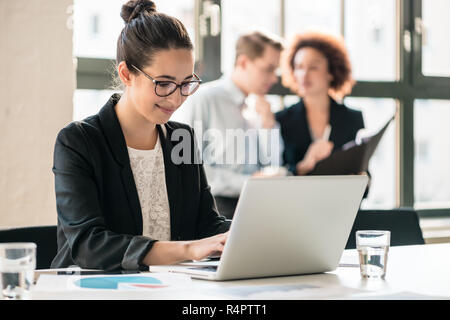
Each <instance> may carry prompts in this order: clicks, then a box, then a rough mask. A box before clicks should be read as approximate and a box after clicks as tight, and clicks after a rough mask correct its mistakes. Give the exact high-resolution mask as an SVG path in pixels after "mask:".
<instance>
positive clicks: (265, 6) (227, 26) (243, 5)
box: [221, 0, 280, 73]
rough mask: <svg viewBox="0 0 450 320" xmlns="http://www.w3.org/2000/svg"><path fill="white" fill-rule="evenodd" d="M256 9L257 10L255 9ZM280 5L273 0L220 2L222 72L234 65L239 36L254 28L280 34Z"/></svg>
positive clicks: (227, 70) (231, 0) (229, 0)
mask: <svg viewBox="0 0 450 320" xmlns="http://www.w3.org/2000/svg"><path fill="white" fill-rule="evenodd" d="M255 9H257V10H255ZM279 19H280V6H279V4H278V3H277V2H276V1H273V0H246V1H241V0H227V1H223V2H222V43H221V47H222V50H221V55H222V68H221V69H222V72H223V73H228V72H230V71H231V70H232V69H233V65H234V58H235V56H234V48H235V44H236V41H237V39H238V38H239V36H240V35H241V34H243V33H245V32H249V31H253V30H255V29H257V30H261V31H265V32H271V33H274V34H277V35H280V23H279Z"/></svg>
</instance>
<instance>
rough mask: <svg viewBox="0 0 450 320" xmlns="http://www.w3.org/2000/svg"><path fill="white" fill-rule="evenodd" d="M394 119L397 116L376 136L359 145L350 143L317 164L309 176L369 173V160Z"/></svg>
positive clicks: (354, 142)
mask: <svg viewBox="0 0 450 320" xmlns="http://www.w3.org/2000/svg"><path fill="white" fill-rule="evenodd" d="M394 117H395V115H394V116H393V117H392V118H390V119H389V120H388V122H387V123H386V124H385V125H384V127H383V128H381V130H380V131H378V133H376V134H375V135H373V136H370V137H365V138H362V139H361V143H359V144H357V143H356V141H350V142H348V143H346V144H345V145H344V146H342V148H341V149H339V150H337V151H335V152H333V153H332V154H331V155H330V156H329V157H328V158H325V159H323V160H321V161H319V162H317V163H316V166H315V167H314V169H313V170H312V171H311V172H309V173H308V175H346V174H359V173H360V172H363V171H367V170H368V168H369V160H370V158H371V157H372V155H373V154H374V152H375V150H376V148H377V146H378V143H379V142H380V140H381V138H382V137H383V134H384V132H385V131H386V129H387V128H388V126H389V124H390V123H391V121H392V120H393V119H394Z"/></svg>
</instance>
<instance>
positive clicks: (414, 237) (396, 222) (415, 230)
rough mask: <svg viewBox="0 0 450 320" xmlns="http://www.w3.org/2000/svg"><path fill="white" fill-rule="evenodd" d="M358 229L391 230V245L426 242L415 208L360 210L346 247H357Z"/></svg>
mask: <svg viewBox="0 0 450 320" xmlns="http://www.w3.org/2000/svg"><path fill="white" fill-rule="evenodd" d="M358 230H389V231H390V232H391V246H402V245H413V244H424V243H425V241H424V239H423V235H422V230H421V229H420V224H419V218H418V216H417V213H416V212H415V211H414V210H413V209H409V208H397V209H392V210H359V212H358V214H357V215H356V219H355V222H354V224H353V227H352V231H351V233H350V236H349V238H348V241H347V245H346V246H345V249H355V248H356V238H355V233H356V231H358Z"/></svg>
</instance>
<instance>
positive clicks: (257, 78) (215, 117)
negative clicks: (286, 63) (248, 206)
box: [177, 31, 283, 218]
mask: <svg viewBox="0 0 450 320" xmlns="http://www.w3.org/2000/svg"><path fill="white" fill-rule="evenodd" d="M282 49H283V47H282V43H281V41H280V40H278V39H276V38H275V37H273V36H270V35H267V34H264V33H262V32H260V31H254V32H251V33H247V34H244V35H242V36H240V37H239V39H238V40H237V43H236V58H235V65H234V69H233V70H232V72H231V74H230V75H227V74H225V75H223V76H222V77H221V78H220V79H218V80H215V81H212V82H209V83H207V84H204V85H203V86H202V87H201V88H200V89H199V90H198V92H197V93H196V95H195V96H192V97H190V98H189V99H188V100H187V101H186V104H187V105H186V108H185V110H184V111H183V115H182V116H180V118H177V120H179V121H184V122H186V123H188V124H190V125H191V126H193V127H194V129H196V135H197V138H202V137H200V135H201V133H200V132H199V130H197V125H198V124H200V125H201V130H202V131H203V132H205V136H204V138H205V139H206V140H210V141H212V142H211V144H209V145H203V146H200V149H201V150H202V152H203V161H204V163H205V171H206V175H207V177H208V181H209V183H210V185H211V192H212V194H213V195H214V197H215V199H216V203H217V207H218V210H219V212H220V213H221V214H223V215H225V216H226V217H227V218H232V217H233V214H234V210H235V207H236V204H237V201H238V198H239V194H240V192H241V189H242V187H243V185H244V182H245V181H246V180H247V179H248V178H249V177H251V176H262V175H263V171H262V170H261V169H262V166H263V165H262V164H261V161H260V154H261V153H260V151H261V148H269V146H268V145H267V144H265V145H264V146H262V143H261V141H260V140H261V139H258V133H256V131H251V130H250V131H247V130H248V129H260V128H267V129H271V128H274V127H275V126H276V122H275V120H274V119H273V117H272V118H270V117H267V116H264V117H259V116H258V117H257V118H254V117H253V118H252V117H246V116H245V114H246V112H248V106H247V105H246V103H245V100H246V98H247V97H248V96H249V95H250V94H254V95H256V99H255V110H256V112H263V111H264V110H267V109H269V110H270V104H269V102H268V101H267V100H266V99H265V97H264V95H265V94H266V93H267V92H268V91H269V90H270V88H271V87H272V86H273V85H274V84H275V83H277V81H278V77H277V74H276V71H277V69H278V68H279V63H280V54H281V51H282ZM255 119H256V121H254V120H255ZM196 122H197V124H196ZM233 130H234V131H233ZM240 130H243V132H244V133H245V140H246V141H245V150H244V151H245V152H242V151H243V150H241V149H238V150H236V143H235V139H226V141H225V140H224V141H222V142H223V143H218V141H217V140H215V138H216V137H213V135H215V134H218V135H219V136H220V137H221V138H225V137H227V132H228V134H231V136H233V137H234V135H233V133H236V137H237V139H238V140H239V139H240V138H241V137H242V136H240V135H239V132H242V131H240ZM228 137H229V136H228ZM280 141H281V138H278V139H277V141H276V142H275V141H274V143H279V142H280ZM241 142H242V141H240V142H239V141H238V142H237V144H238V145H239V143H241ZM208 150H210V151H212V152H211V153H208ZM279 153H280V152H279ZM234 155H236V158H237V159H235V161H232V162H231V163H230V161H225V159H229V156H232V158H233V159H234V158H235V157H234ZM252 156H253V157H254V158H255V159H256V161H254V162H252V161H248V160H249V159H250V158H251V157H252ZM277 157H278V158H279V155H277Z"/></svg>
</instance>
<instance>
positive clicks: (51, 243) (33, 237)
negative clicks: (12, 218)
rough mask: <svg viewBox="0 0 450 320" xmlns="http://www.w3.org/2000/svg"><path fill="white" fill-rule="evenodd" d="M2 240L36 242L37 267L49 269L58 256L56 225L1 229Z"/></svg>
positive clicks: (0, 236)
mask: <svg viewBox="0 0 450 320" xmlns="http://www.w3.org/2000/svg"><path fill="white" fill-rule="evenodd" d="M0 242H34V243H36V247H37V248H36V269H48V268H50V265H51V263H52V260H53V258H54V257H55V256H56V253H57V250H58V247H57V242H56V225H54V226H36V227H23V228H13V229H5V230H0Z"/></svg>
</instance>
